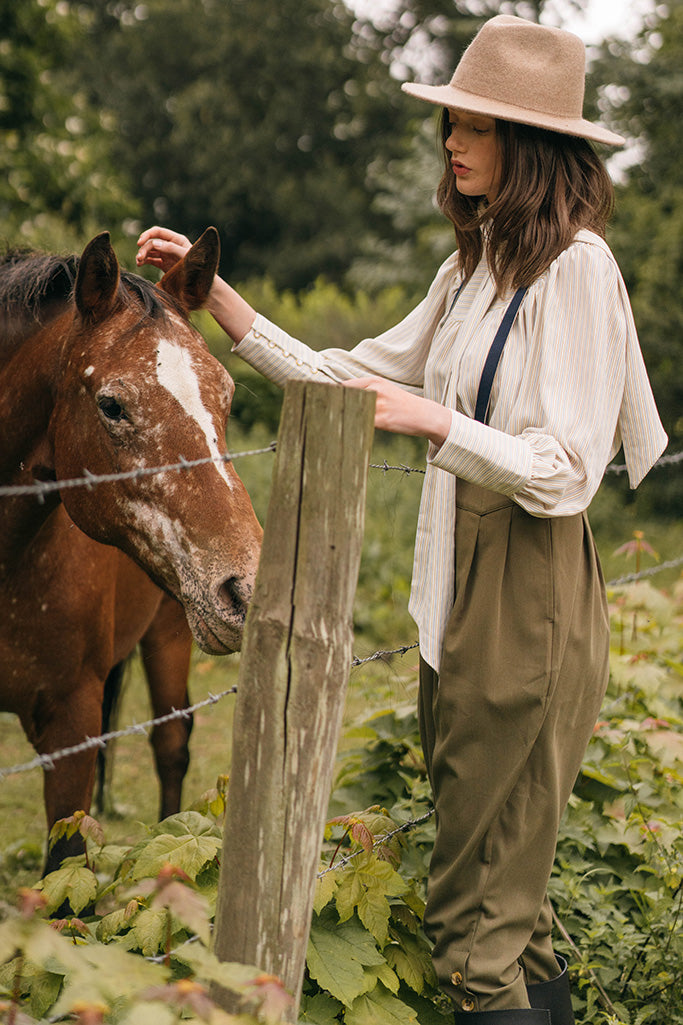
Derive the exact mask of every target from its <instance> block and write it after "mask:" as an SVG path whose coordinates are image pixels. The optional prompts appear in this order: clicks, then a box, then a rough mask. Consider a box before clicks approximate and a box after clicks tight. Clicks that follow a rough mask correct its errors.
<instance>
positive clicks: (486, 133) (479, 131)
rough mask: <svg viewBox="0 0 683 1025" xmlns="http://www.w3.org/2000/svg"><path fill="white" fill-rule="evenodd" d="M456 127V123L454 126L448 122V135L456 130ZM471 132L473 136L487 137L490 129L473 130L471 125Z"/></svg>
mask: <svg viewBox="0 0 683 1025" xmlns="http://www.w3.org/2000/svg"><path fill="white" fill-rule="evenodd" d="M457 127H458V125H457V123H455V124H454V123H453V122H452V121H449V122H448V134H449V135H450V134H451V132H452V131H453V129H454V128H457ZM472 131H473V132H474V134H475V135H488V134H489V131H490V129H489V128H475V127H474V125H473V126H472Z"/></svg>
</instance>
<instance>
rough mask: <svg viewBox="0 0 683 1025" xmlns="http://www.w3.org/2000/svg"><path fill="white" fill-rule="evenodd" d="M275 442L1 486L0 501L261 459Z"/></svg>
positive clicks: (271, 450)
mask: <svg viewBox="0 0 683 1025" xmlns="http://www.w3.org/2000/svg"><path fill="white" fill-rule="evenodd" d="M275 447H276V442H274V441H271V443H270V445H268V446H267V447H266V448H255V449H252V450H251V451H249V452H226V454H225V455H224V456H204V457H203V458H202V459H190V460H188V459H185V458H184V456H178V462H177V463H167V464H166V465H165V466H139V467H138V468H137V469H136V470H124V471H122V472H121V473H100V474H94V473H91V472H90V470H88V469H85V470H83V476H82V477H72V478H71V479H70V480H49V481H37V482H36V483H35V484H3V485H0V497H10V496H16V497H18V496H20V495H22V496H23V495H36V496H37V497H38V498H39V500H41V501H42V499H43V498H44V496H45V495H48V494H50V492H52V491H64V490H66V489H67V488H87V489H88V491H90V490H91V489H92V488H93V487H94V486H95V485H96V484H112V483H114V482H115V481H118V480H137V479H138V478H140V477H152V476H154V475H155V474H158V473H172V472H178V471H180V470H191V469H194V467H196V466H205V465H206V464H208V463H232V462H234V460H235V459H243V458H244V457H245V456H261V455H266V454H267V453H269V452H274V451H275Z"/></svg>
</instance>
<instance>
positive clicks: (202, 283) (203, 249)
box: [159, 228, 221, 311]
mask: <svg viewBox="0 0 683 1025" xmlns="http://www.w3.org/2000/svg"><path fill="white" fill-rule="evenodd" d="M220 252H221V244H220V240H219V238H218V232H217V231H216V229H215V228H207V229H206V231H205V232H204V234H203V235H201V236H200V237H199V238H198V239H197V241H196V242H195V244H194V245H193V246H192V248H191V249H189V250H188V251H187V253H185V256H184V258H183V259H182V260H179V261H178V263H176V265H175V267H172V268H171V270H170V271H167V273H166V274H164V276H163V278H162V279H161V281H160V282H159V288H163V290H164V291H165V292H168V293H169V294H170V295H172V296H174V297H175V298H176V299H177V300H178V301H179V302H180V303H181V305H182V306H184V307H185V309H186V310H188V311H189V310H198V309H200V308H201V307H202V306H203V305H204V303H205V302H206V299H207V297H208V294H209V292H210V290H211V286H212V284H213V279H214V276H215V274H216V270H217V269H218V259H219V257H220Z"/></svg>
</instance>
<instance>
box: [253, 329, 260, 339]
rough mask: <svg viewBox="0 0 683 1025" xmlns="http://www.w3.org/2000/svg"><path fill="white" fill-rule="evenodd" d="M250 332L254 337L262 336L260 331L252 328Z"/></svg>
mask: <svg viewBox="0 0 683 1025" xmlns="http://www.w3.org/2000/svg"><path fill="white" fill-rule="evenodd" d="M251 333H252V335H253V336H254V338H262V337H263V336H262V334H261V332H260V331H254V330H253V329H252V332H251Z"/></svg>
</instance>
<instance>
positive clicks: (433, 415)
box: [344, 377, 451, 448]
mask: <svg viewBox="0 0 683 1025" xmlns="http://www.w3.org/2000/svg"><path fill="white" fill-rule="evenodd" d="M344 386H345V387H347V388H361V389H363V390H364V391H374V393H375V395H376V396H377V402H376V405H375V427H377V428H379V430H382V431H391V432H392V433H393V434H412V435H418V436H420V437H423V438H429V440H430V441H431V442H432V443H433V444H434V445H436V446H437V448H439V447H440V446H441V445H443V443H444V441H445V440H446V438H447V437H448V432H449V431H450V428H451V413H450V410H448V409H446V407H445V406H442V405H441V403H439V402H433V401H432V400H431V399H424V398H422V397H421V396H419V395H413V393H412V392H408V391H405V390H404V389H403V388H399V387H398V385H396V384H392V383H391V381H386V380H385V379H384V378H383V377H356V378H351V380H349V381H344Z"/></svg>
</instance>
